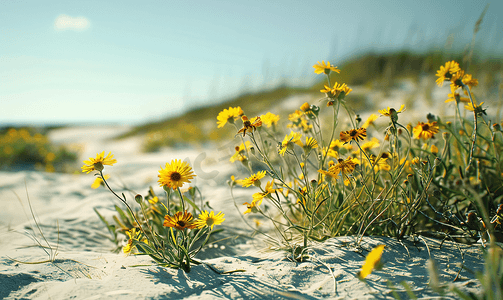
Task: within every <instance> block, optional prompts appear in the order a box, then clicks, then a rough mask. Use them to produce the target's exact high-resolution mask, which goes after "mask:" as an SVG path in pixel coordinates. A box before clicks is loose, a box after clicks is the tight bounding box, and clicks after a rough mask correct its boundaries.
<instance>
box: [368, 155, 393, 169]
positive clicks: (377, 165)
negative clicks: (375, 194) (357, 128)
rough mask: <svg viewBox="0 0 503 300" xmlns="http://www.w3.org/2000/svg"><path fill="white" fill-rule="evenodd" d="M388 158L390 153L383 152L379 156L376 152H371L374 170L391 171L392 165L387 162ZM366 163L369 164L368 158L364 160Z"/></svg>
mask: <svg viewBox="0 0 503 300" xmlns="http://www.w3.org/2000/svg"><path fill="white" fill-rule="evenodd" d="M387 160H388V154H387V153H383V154H381V156H379V158H378V157H377V156H375V155H374V154H370V162H371V164H372V166H373V167H374V171H375V172H377V171H379V170H384V171H389V170H391V166H390V165H389V164H388V162H387ZM364 162H365V164H366V165H369V162H368V160H366V159H365V160H364Z"/></svg>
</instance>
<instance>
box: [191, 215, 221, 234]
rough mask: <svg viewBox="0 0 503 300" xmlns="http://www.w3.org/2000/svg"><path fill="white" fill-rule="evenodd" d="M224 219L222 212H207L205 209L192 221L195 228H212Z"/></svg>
mask: <svg viewBox="0 0 503 300" xmlns="http://www.w3.org/2000/svg"><path fill="white" fill-rule="evenodd" d="M223 221H225V219H224V214H223V213H222V212H219V213H218V214H216V215H215V214H214V212H210V213H208V212H207V211H206V210H205V211H203V212H201V214H199V219H198V220H197V221H196V222H195V223H194V225H195V226H196V227H197V228H203V227H206V226H208V227H210V228H211V229H212V230H213V226H215V225H219V224H222V222H223Z"/></svg>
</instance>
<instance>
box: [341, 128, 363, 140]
mask: <svg viewBox="0 0 503 300" xmlns="http://www.w3.org/2000/svg"><path fill="white" fill-rule="evenodd" d="M366 137H367V129H366V128H363V127H362V128H358V129H351V130H348V131H341V133H340V139H341V141H343V142H344V143H349V142H351V141H357V142H358V140H362V141H363V140H364V139H365V138H366Z"/></svg>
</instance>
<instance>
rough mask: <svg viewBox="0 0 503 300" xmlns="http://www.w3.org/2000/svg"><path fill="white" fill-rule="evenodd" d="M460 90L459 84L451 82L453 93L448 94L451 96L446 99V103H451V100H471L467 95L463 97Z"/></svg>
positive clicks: (466, 101)
mask: <svg viewBox="0 0 503 300" xmlns="http://www.w3.org/2000/svg"><path fill="white" fill-rule="evenodd" d="M459 90H460V88H459V87H458V86H457V85H455V84H451V93H450V94H449V95H447V96H448V97H449V98H448V99H447V100H445V103H449V102H452V101H455V102H456V103H458V102H465V103H468V102H470V99H469V98H467V97H461V96H460V94H459Z"/></svg>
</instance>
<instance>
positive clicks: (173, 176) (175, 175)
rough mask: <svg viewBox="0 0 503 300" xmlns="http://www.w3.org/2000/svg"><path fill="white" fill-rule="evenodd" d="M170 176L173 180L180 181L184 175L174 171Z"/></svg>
mask: <svg viewBox="0 0 503 300" xmlns="http://www.w3.org/2000/svg"><path fill="white" fill-rule="evenodd" d="M169 178H170V179H171V180H172V181H179V180H180V179H182V175H180V173H178V172H173V173H171V175H170V176H169Z"/></svg>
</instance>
